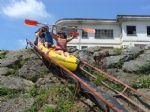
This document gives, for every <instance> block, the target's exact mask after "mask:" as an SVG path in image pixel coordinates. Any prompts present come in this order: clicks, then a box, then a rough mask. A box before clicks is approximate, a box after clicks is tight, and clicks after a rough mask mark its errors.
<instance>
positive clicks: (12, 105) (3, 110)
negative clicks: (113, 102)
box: [0, 97, 34, 112]
mask: <svg viewBox="0 0 150 112" xmlns="http://www.w3.org/2000/svg"><path fill="white" fill-rule="evenodd" d="M33 103H34V99H33V98H24V97H17V98H13V99H8V100H7V101H6V102H2V104H1V105H0V112H24V111H25V110H27V109H29V108H31V106H32V105H33Z"/></svg>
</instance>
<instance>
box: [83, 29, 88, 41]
mask: <svg viewBox="0 0 150 112" xmlns="http://www.w3.org/2000/svg"><path fill="white" fill-rule="evenodd" d="M85 34H86V36H85ZM81 37H82V39H88V32H85V31H84V30H82V36H81Z"/></svg>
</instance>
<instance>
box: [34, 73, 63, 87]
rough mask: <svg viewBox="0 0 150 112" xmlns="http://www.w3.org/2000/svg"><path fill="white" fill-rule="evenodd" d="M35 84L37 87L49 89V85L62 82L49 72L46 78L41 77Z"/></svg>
mask: <svg viewBox="0 0 150 112" xmlns="http://www.w3.org/2000/svg"><path fill="white" fill-rule="evenodd" d="M35 84H36V86H37V87H40V88H44V89H48V88H49V87H52V86H55V85H57V84H60V81H59V79H58V78H57V77H55V76H54V75H53V74H51V73H49V74H48V75H46V76H45V77H44V78H39V79H38V80H37V81H36V83H35Z"/></svg>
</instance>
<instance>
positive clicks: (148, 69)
mask: <svg viewBox="0 0 150 112" xmlns="http://www.w3.org/2000/svg"><path fill="white" fill-rule="evenodd" d="M137 73H138V74H149V73H150V63H147V64H145V65H143V66H139V70H138V71H137Z"/></svg>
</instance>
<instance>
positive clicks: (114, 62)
mask: <svg viewBox="0 0 150 112" xmlns="http://www.w3.org/2000/svg"><path fill="white" fill-rule="evenodd" d="M124 57H125V56H124V55H118V56H109V57H106V58H104V59H103V60H102V62H101V63H102V67H103V68H120V67H121V66H122V60H123V59H124Z"/></svg>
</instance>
